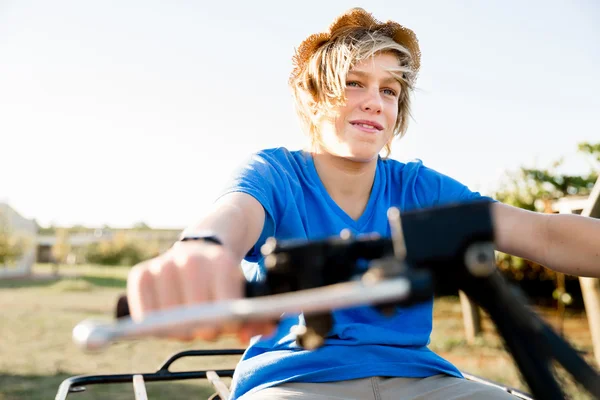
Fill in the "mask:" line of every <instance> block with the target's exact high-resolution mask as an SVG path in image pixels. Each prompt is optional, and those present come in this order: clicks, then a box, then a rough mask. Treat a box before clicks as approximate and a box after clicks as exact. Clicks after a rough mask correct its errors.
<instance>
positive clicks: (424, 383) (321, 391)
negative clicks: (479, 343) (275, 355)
mask: <svg viewBox="0 0 600 400" xmlns="http://www.w3.org/2000/svg"><path fill="white" fill-rule="evenodd" d="M267 399H273V400H274V399H281V400H286V399H294V400H303V399H315V400H325V399H331V400H333V399H337V400H342V399H348V400H350V399H361V400H362V399H368V400H392V399H393V400H396V399H420V400H421V399H422V400H425V399H432V400H449V399H461V400H463V399H490V400H495V399H498V400H500V399H505V400H508V399H512V400H515V399H516V398H515V397H513V396H512V395H510V394H509V393H507V392H505V391H503V390H501V389H498V388H496V387H493V386H488V385H485V384H482V383H478V382H473V381H468V380H466V379H460V378H454V377H450V376H447V375H435V376H430V377H428V378H380V377H374V378H364V379H353V380H348V381H341V382H325V383H300V382H290V383H284V384H282V385H279V386H275V387H271V388H267V389H263V390H260V391H258V392H255V393H251V394H249V395H247V396H242V397H241V398H240V400H267Z"/></svg>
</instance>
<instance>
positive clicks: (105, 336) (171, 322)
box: [73, 278, 411, 350]
mask: <svg viewBox="0 0 600 400" xmlns="http://www.w3.org/2000/svg"><path fill="white" fill-rule="evenodd" d="M410 292H411V288H410V281H409V280H408V279H406V278H394V279H389V280H386V281H381V282H377V283H375V284H369V283H367V282H362V281H356V282H345V283H339V284H335V285H328V286H323V287H319V288H315V289H308V290H301V291H297V292H289V293H284V294H277V295H272V296H265V297H256V298H253V299H240V300H226V301H220V302H216V303H211V304H205V305H198V306H191V307H178V308H174V309H170V310H168V311H161V312H156V313H152V314H149V315H148V316H147V317H146V318H145V319H144V320H143V321H140V322H134V321H132V320H131V319H122V320H121V321H118V322H116V323H114V324H103V323H99V322H96V321H90V320H87V321H84V322H82V323H80V324H78V325H77V326H76V327H75V328H74V329H73V340H74V341H75V343H76V344H78V345H79V346H80V347H82V348H84V349H87V350H97V349H100V348H102V347H105V346H107V345H108V344H109V343H110V342H112V341H116V340H120V339H131V338H137V337H141V336H152V335H157V334H159V333H161V332H163V331H165V330H167V329H169V328H171V327H173V326H177V327H181V328H194V327H198V326H202V325H207V324H219V323H223V322H227V321H232V320H249V319H256V318H259V319H264V318H273V319H278V318H279V317H280V316H281V314H283V313H304V314H310V313H317V312H321V311H328V310H332V309H337V308H345V307H352V306H358V305H366V304H372V303H382V302H386V301H401V300H404V299H406V298H408V296H409V295H410Z"/></svg>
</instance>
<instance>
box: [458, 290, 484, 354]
mask: <svg viewBox="0 0 600 400" xmlns="http://www.w3.org/2000/svg"><path fill="white" fill-rule="evenodd" d="M458 295H459V297H460V306H461V308H462V315H463V323H464V324H465V335H466V338H467V343H468V344H473V343H474V342H475V338H476V337H477V336H480V335H481V332H482V330H481V312H480V310H479V306H478V305H477V304H476V303H475V302H474V301H473V300H471V299H470V298H469V297H468V296H467V295H466V294H465V292H463V291H462V290H460V291H459V292H458Z"/></svg>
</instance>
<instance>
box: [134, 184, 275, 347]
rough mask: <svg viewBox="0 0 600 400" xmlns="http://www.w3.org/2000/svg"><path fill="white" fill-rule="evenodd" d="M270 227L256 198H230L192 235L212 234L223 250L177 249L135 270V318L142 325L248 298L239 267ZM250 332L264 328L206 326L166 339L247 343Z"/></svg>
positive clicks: (205, 245) (187, 245)
mask: <svg viewBox="0 0 600 400" xmlns="http://www.w3.org/2000/svg"><path fill="white" fill-rule="evenodd" d="M264 221H265V211H264V209H263V207H262V205H261V204H260V203H259V202H258V201H257V200H256V199H255V198H254V197H252V196H250V195H247V194H244V193H231V194H228V195H225V196H223V197H222V198H221V199H220V200H219V201H217V202H216V203H215V205H214V207H213V209H212V210H211V211H210V212H209V213H208V214H207V215H206V216H205V217H204V218H203V219H202V220H201V221H200V222H199V223H197V224H195V225H193V226H192V227H191V228H190V229H188V230H187V231H188V232H193V231H210V232H211V233H214V234H215V235H216V236H217V237H218V238H219V239H220V240H221V241H222V242H223V245H222V246H219V245H215V244H214V243H210V242H206V241H186V242H178V243H175V245H174V246H173V247H171V248H170V249H169V250H167V251H166V252H165V253H164V254H161V255H160V256H158V257H156V258H153V259H151V260H147V261H144V262H142V263H140V264H138V265H136V266H135V267H134V268H133V269H132V270H131V272H130V274H129V278H128V280H127V297H128V301H129V308H130V310H131V316H132V318H133V319H134V320H141V319H143V318H144V316H145V315H147V314H148V313H151V312H153V311H158V310H164V309H169V308H173V307H176V306H181V305H185V304H188V305H192V304H199V303H204V302H207V301H215V300H225V299H233V298H240V297H242V296H243V294H244V293H243V287H244V285H243V282H244V276H243V274H242V270H241V268H240V262H241V260H242V259H243V257H244V255H245V254H246V252H247V251H248V250H249V249H250V248H251V247H252V246H253V245H254V243H255V242H256V241H257V240H258V238H259V237H260V233H261V231H262V229H263V226H264ZM249 329H250V330H252V329H255V330H257V331H261V329H263V328H261V326H246V327H240V326H237V325H234V326H232V327H219V326H207V327H203V328H202V329H198V330H196V331H194V332H190V331H186V330H179V329H177V328H174V329H173V330H172V331H171V332H169V333H167V336H172V337H177V338H183V339H189V338H192V337H202V338H205V339H210V338H215V337H217V336H218V335H219V334H220V333H221V332H223V331H229V330H231V331H237V332H238V334H239V335H240V338H242V341H247V340H248V338H249V337H251V336H252V332H251V333H248V332H249Z"/></svg>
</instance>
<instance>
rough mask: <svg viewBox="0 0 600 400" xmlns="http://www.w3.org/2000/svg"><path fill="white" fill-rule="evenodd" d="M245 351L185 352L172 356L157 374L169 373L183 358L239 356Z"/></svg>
mask: <svg viewBox="0 0 600 400" xmlns="http://www.w3.org/2000/svg"><path fill="white" fill-rule="evenodd" d="M245 351H246V350H245V349H215V350H212V349H209V350H185V351H180V352H179V353H175V354H173V355H172V356H171V357H169V358H168V359H167V360H166V361H164V362H163V363H162V365H161V366H160V367H159V369H158V371H157V373H159V372H162V373H165V372H169V367H170V366H171V364H173V363H174V362H175V361H177V360H179V359H180V358H183V357H203V356H239V355H242V354H244V352H245Z"/></svg>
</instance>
